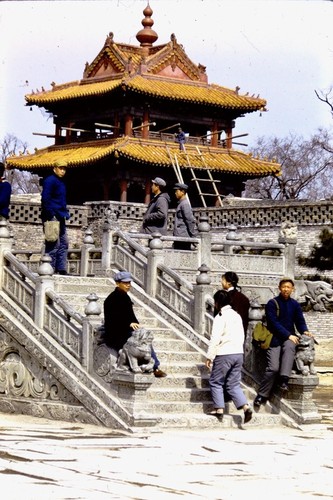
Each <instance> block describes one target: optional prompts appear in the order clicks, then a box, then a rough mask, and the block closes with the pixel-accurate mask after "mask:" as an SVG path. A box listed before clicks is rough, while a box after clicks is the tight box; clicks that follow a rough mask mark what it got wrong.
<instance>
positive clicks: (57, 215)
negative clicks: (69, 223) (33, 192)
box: [41, 162, 69, 274]
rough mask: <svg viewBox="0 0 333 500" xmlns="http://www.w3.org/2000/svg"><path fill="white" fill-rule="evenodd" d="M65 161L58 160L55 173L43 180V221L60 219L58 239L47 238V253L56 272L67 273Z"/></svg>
mask: <svg viewBox="0 0 333 500" xmlns="http://www.w3.org/2000/svg"><path fill="white" fill-rule="evenodd" d="M66 166H67V164H66V163H65V162H58V163H57V164H56V165H55V166H54V168H53V173H52V174H51V175H49V176H48V177H46V178H45V179H44V181H43V190H42V213H41V217H42V221H43V222H45V221H51V220H57V221H59V226H60V227H59V237H58V239H57V240H56V241H46V240H45V253H46V254H48V255H49V256H50V257H51V259H52V261H51V265H52V267H53V269H54V272H55V273H58V274H67V254H68V237H67V231H66V220H68V219H69V212H68V210H67V201H66V185H65V183H64V180H63V177H64V176H65V174H66Z"/></svg>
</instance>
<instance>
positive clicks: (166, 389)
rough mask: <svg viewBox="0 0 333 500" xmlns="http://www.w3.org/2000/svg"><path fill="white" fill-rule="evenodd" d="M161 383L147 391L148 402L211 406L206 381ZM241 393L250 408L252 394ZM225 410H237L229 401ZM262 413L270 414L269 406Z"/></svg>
mask: <svg viewBox="0 0 333 500" xmlns="http://www.w3.org/2000/svg"><path fill="white" fill-rule="evenodd" d="M159 380H160V381H161V382H160V383H159V384H158V383H157V384H153V385H152V386H151V387H150V388H149V389H148V390H147V399H148V400H149V401H156V402H165V403H166V404H169V403H175V404H178V403H180V402H182V403H183V402H185V403H187V404H188V403H191V404H192V403H194V402H196V403H200V402H203V403H206V402H209V403H210V404H212V397H211V392H210V388H209V381H208V379H201V380H200V379H199V377H198V378H197V379H196V380H192V382H193V383H194V385H193V386H191V387H188V386H182V385H181V384H179V385H172V384H171V385H170V384H169V383H167V378H164V379H159ZM243 392H244V394H245V397H246V399H247V401H248V402H249V404H250V405H251V406H252V400H253V394H252V393H251V392H250V391H248V390H247V389H246V388H244V387H243ZM226 408H227V410H228V411H231V409H233V411H236V410H237V408H236V407H235V406H234V404H233V402H232V401H230V402H228V403H226ZM261 411H262V412H265V413H271V405H270V404H267V405H265V406H263V408H262V410H261Z"/></svg>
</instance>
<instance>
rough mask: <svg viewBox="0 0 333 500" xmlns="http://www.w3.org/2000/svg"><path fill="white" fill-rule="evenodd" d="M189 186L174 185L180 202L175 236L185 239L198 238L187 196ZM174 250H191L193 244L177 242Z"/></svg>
mask: <svg viewBox="0 0 333 500" xmlns="http://www.w3.org/2000/svg"><path fill="white" fill-rule="evenodd" d="M187 190H188V185H187V184H182V183H179V182H178V183H177V184H175V185H174V191H175V196H176V198H177V200H178V204H177V208H176V213H175V220H174V226H173V235H174V236H178V237H184V238H194V237H195V236H196V230H195V217H194V215H193V212H192V208H191V205H190V203H189V201H188V198H187V196H186V193H187ZM173 248H175V249H178V250H191V243H190V242H186V241H175V242H174V243H173Z"/></svg>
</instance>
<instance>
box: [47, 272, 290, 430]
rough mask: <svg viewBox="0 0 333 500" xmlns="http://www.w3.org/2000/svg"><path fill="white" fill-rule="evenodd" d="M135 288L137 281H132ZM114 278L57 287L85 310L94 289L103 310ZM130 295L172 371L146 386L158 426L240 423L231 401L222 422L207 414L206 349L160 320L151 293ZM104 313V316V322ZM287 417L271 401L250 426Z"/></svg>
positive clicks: (58, 282)
mask: <svg viewBox="0 0 333 500" xmlns="http://www.w3.org/2000/svg"><path fill="white" fill-rule="evenodd" d="M134 286H135V285H134ZM113 288H114V282H113V280H111V279H109V278H96V277H93V278H81V277H80V278H79V277H73V276H68V277H67V276H66V277H64V276H56V277H55V291H56V292H57V293H58V294H59V295H60V296H61V297H62V298H63V299H64V300H66V301H67V302H68V303H69V304H70V305H71V307H72V308H73V309H75V310H77V311H78V312H80V313H81V314H84V308H85V306H86V304H87V296H88V295H89V294H91V293H95V294H96V295H97V296H98V297H99V301H98V302H99V304H100V306H101V309H102V311H103V301H104V299H105V298H106V296H107V295H108V294H109V293H110V292H111V291H112V290H113ZM134 291H135V293H131V292H130V295H131V298H132V300H133V302H134V309H135V313H136V315H137V317H138V319H139V320H140V323H141V324H142V326H143V327H145V328H147V329H149V330H150V331H151V332H152V333H153V335H154V348H155V351H156V353H157V356H158V358H159V360H160V362H161V368H162V369H163V370H164V371H166V372H167V373H168V376H167V377H165V378H159V379H158V378H154V381H153V384H152V385H151V386H150V388H149V389H148V390H147V393H146V395H147V409H146V411H147V412H148V413H149V414H150V416H152V417H154V418H156V419H157V421H158V424H157V427H160V428H201V429H209V428H217V427H221V426H222V427H241V426H242V421H243V412H242V411H241V410H240V411H238V410H237V409H236V408H235V407H234V405H233V404H232V403H228V404H227V405H226V414H225V417H224V419H223V422H222V423H220V422H219V421H218V420H217V419H216V418H215V417H212V416H209V415H206V414H205V412H206V411H207V410H209V409H210V408H211V407H212V402H211V396H210V389H209V384H208V381H209V372H208V370H207V368H206V367H205V365H204V361H205V357H204V353H201V352H199V351H197V350H196V349H195V348H194V347H193V346H191V345H190V343H189V342H187V341H186V339H184V337H183V336H182V335H178V334H177V331H175V328H174V327H171V326H170V325H168V323H167V321H165V320H164V319H163V320H162V319H160V318H159V317H158V315H157V314H156V313H155V311H154V310H152V309H151V308H150V307H149V305H148V304H147V297H145V295H144V292H142V291H141V292H140V289H139V288H138V287H135V290H134V287H133V289H132V292H134ZM102 321H103V314H101V323H102ZM243 389H244V391H245V394H246V396H247V398H248V400H249V402H252V400H253V398H254V396H255V393H254V391H253V390H252V389H250V388H248V387H246V386H245V385H244V386H243ZM281 425H283V417H282V416H281V414H274V413H273V412H272V407H271V406H270V405H269V403H268V404H267V405H266V407H265V409H262V410H261V412H260V413H258V414H257V413H254V415H253V418H252V421H251V422H250V423H249V424H247V426H251V427H254V426H260V427H267V426H281Z"/></svg>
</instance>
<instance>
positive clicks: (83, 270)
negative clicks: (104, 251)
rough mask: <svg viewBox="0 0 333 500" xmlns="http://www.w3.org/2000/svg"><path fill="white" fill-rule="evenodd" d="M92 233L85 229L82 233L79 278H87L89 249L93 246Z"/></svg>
mask: <svg viewBox="0 0 333 500" xmlns="http://www.w3.org/2000/svg"><path fill="white" fill-rule="evenodd" d="M92 234H93V232H92V231H91V229H87V230H86V231H85V233H84V238H83V245H82V246H81V263H80V276H88V272H89V257H90V252H89V249H90V248H92V247H93V246H94V239H93V237H92Z"/></svg>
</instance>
